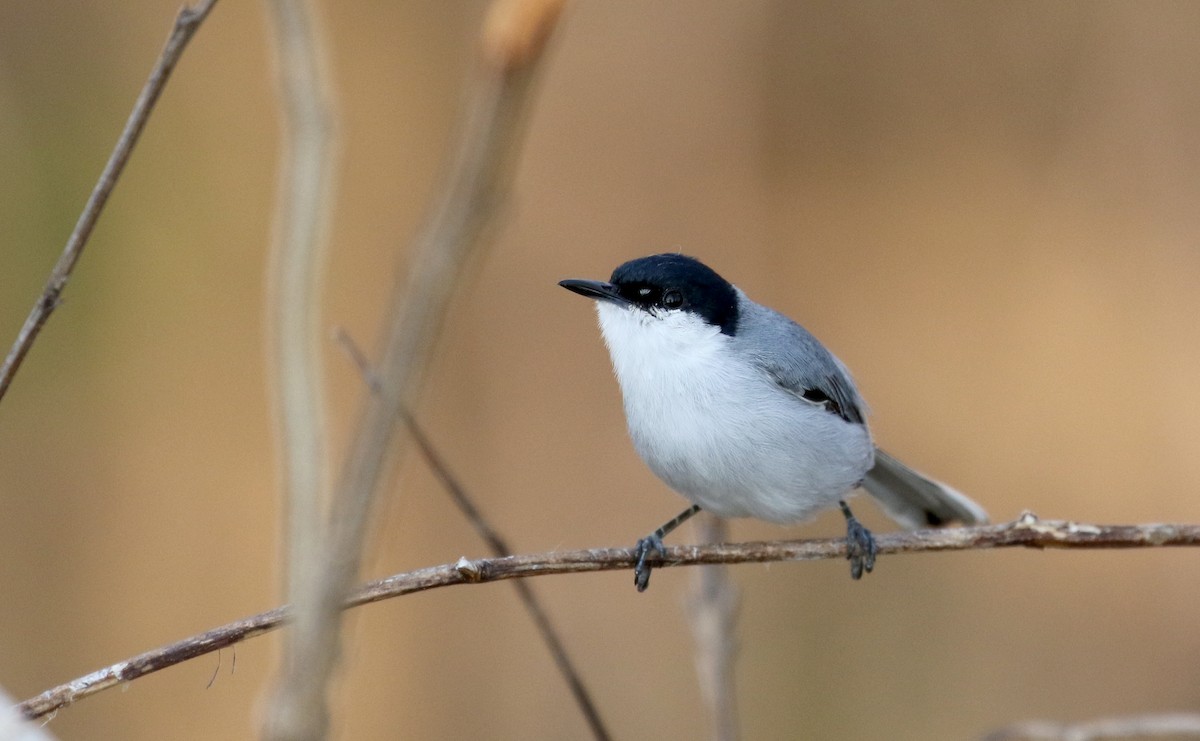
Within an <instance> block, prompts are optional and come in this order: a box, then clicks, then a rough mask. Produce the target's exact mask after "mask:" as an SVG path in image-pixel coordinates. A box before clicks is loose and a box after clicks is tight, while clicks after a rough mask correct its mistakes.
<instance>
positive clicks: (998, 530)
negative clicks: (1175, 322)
mask: <svg viewBox="0 0 1200 741" xmlns="http://www.w3.org/2000/svg"><path fill="white" fill-rule="evenodd" d="M875 538H876V541H877V543H878V545H879V553H880V555H888V554H898V553H930V552H936V551H973V550H985V549H992V548H1014V547H1024V548H1038V549H1044V548H1064V549H1096V548H1105V549H1107V548H1158V547H1165V546H1200V525H1190V524H1151V525H1090V524H1086V523H1079V522H1069V521H1062V520H1045V521H1043V520H1039V519H1037V517H1035V516H1034V515H1032V514H1029V513H1026V514H1025V515H1023V516H1022V517H1021V518H1020V519H1019V520H1017V521H1016V522H1011V523H1007V524H1002V525H987V526H983V527H973V528H958V529H951V530H918V531H914V532H897V533H884V534H877V535H876V536H875ZM845 557H846V541H845V539H844V538H830V539H820V540H778V541H767V542H753V543H724V544H714V545H704V546H686V545H685V546H669V547H667V549H666V554H665V555H664V563H663V566H695V565H698V564H714V563H727V564H734V563H767V562H775V561H817V560H822V559H829V558H845ZM635 558H636V556H635V553H634V551H633V549H631V548H595V549H590V550H578V551H559V552H554V553H536V554H530V555H522V556H508V557H505V558H491V559H476V560H468V559H466V558H460V559H459V560H458V561H457V562H456V563H453V564H444V565H442V566H432V567H429V568H425V569H420V570H418V571H410V572H407V573H403V574H397V575H395V576H391V577H388V578H386V579H380V580H378V581H373V582H370V583H368V584H365V585H364V586H363V587H361V588H360V589H359V590H358V591H356V592H355V593H354V594H353V595H351V596H350V597H349V599H347V600H346V601H345V602H344V603H343V604H342V605H341V607H342V609H347V608H351V607H357V606H359V605H365V604H368V603H371V602H379V601H381V600H385V599H391V598H393V597H400V596H402V595H405V594H412V593H413V592H422V591H425V590H428V589H436V588H438V587H447V586H451V585H454V584H479V583H483V582H491V581H499V580H501V579H520V578H526V577H530V576H548V575H550V574H571V573H579V572H596V571H615V570H618V569H632V568H633V564H634V561H635ZM287 617H288V609H287V608H286V607H277V608H275V609H274V610H270V611H269V612H264V613H261V614H259V615H255V616H253V617H249V618H245V619H244V620H239V621H237V622H234V623H229V624H228V625H223V626H221V627H219V628H214V629H212V630H210V631H208V632H206V633H202V634H200V635H198V636H193V637H191V638H185V639H184V640H182V641H179V642H177V643H172V644H170V645H168V646H163V647H162V648H158V649H155V650H153V651H147V652H146V653H143V654H140V655H138V656H134V657H133V658H131V659H127V660H126V661H122V662H119V663H117V664H113V665H112V666H109V667H107V668H104V669H101V670H99V671H96V672H92V673H91V674H88V675H86V676H83V677H80V678H78V679H75V680H72V681H70V682H68V683H66V684H63V685H60V686H58V687H54V688H52V689H49V690H46V691H45V692H43V693H42V694H40V695H38V696H37V697H33V698H30V699H29V700H26V701H25V702H23V703H21V704H20V705H19V706H18V708H19V710H20V712H21V713H22V714H23V715H25V716H26V717H27V718H39V717H42V716H44V715H46V714H47V713H51V712H53V711H55V710H58V709H60V708H64V707H66V706H67V705H70V704H71V703H73V702H76V701H77V700H81V699H83V698H85V697H88V696H90V695H94V694H96V693H97V692H100V691H101V690H104V689H107V688H109V687H112V686H115V685H117V684H120V683H122V682H129V681H132V680H134V679H137V678H139V677H142V676H145V675H146V674H150V673H151V672H156V671H158V670H160V669H165V668H167V667H168V666H174V665H175V664H178V663H180V662H182V661H186V660H188V659H191V658H194V657H196V656H202V655H204V654H207V653H210V652H212V651H216V650H218V649H222V648H225V647H226V646H231V645H233V644H235V643H240V642H241V641H244V640H246V639H248V638H253V637H255V636H259V635H262V634H263V633H266V632H268V631H271V630H274V629H276V628H278V627H279V626H280V625H281V624H282V623H283V622H284V621H285V620H286V619H287Z"/></svg>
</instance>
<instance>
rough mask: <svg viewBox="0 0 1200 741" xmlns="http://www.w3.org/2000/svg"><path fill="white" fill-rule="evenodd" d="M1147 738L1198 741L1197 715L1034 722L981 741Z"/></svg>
mask: <svg viewBox="0 0 1200 741" xmlns="http://www.w3.org/2000/svg"><path fill="white" fill-rule="evenodd" d="M1147 738H1174V739H1180V738H1200V714H1196V713H1162V714H1158V715H1134V716H1130V717H1127V718H1105V719H1101V720H1089V721H1085V722H1083V723H1054V722H1051V721H1045V720H1034V721H1027V722H1025V723H1018V724H1016V725H1013V726H1009V727H1007V728H1001V729H1000V730H997V731H992V732H991V733H989V734H987V735H986V736H984V737H983V741H1112V740H1114V739H1147Z"/></svg>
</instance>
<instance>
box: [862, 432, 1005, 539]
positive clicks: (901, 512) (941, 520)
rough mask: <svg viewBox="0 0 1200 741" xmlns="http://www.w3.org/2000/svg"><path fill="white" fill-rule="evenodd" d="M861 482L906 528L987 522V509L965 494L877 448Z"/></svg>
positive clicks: (886, 510)
mask: <svg viewBox="0 0 1200 741" xmlns="http://www.w3.org/2000/svg"><path fill="white" fill-rule="evenodd" d="M862 485H863V488H864V489H866V490H867V493H868V494H870V495H871V496H873V497H875V499H876V500H877V501H878V502H879V503H880V504H881V505H882V506H883V510H884V511H885V512H887V514H888V516H889V517H891V518H892V519H893V520H895V521H896V522H898V523H900V524H901V525H903V526H905V527H907V528H913V529H916V528H922V527H938V526H941V525H948V524H950V523H952V522H961V523H963V524H964V525H975V524H981V523H985V522H987V521H988V516H987V512H984V511H983V508H982V507H980V506H979V505H978V504H976V503H975V502H972V501H971V500H970V499H968V498H967V497H966V496H965V495H963V494H960V493H959V492H957V491H955V490H954V489H951V488H950V487H949V486H946V485H945V484H943V483H940V482H938V481H934V480H933V479H931V478H929V477H927V476H924V475H923V474H920V473H918V472H916V471H914V470H913V469H911V468H909V467H908V466H906V465H904V464H903V463H901V462H900V461H898V460H896V459H895V458H893V457H892V456H890V455H888V454H887V453H886V452H884V451H883V450H880V449H879V448H875V466H874V467H873V468H872V469H871V470H870V471H867V476H866V478H865V479H863V483H862Z"/></svg>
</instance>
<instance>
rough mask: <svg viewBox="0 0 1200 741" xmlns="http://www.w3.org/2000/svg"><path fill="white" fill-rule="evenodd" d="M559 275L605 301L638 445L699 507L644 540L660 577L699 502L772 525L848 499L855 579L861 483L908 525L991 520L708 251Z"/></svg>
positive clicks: (647, 562)
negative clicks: (714, 264) (875, 421)
mask: <svg viewBox="0 0 1200 741" xmlns="http://www.w3.org/2000/svg"><path fill="white" fill-rule="evenodd" d="M559 285H560V286H562V287H563V288H566V289H567V290H569V291H574V292H575V293H578V294H580V295H582V296H586V297H588V298H592V299H595V300H596V312H597V314H598V315H599V320H600V331H601V333H602V334H603V336H604V342H605V344H606V345H607V346H608V352H609V355H610V356H611V357H612V364H613V370H614V372H615V373H616V376H617V382H618V384H619V385H620V387H621V396H622V398H623V400H624V404H625V418H626V422H627V423H628V426H629V435H630V437H631V438H632V440H633V446H634V448H635V449H636V450H637V452H638V455H640V456H641V458H642V460H643V461H645V462H646V465H647V466H649V467H650V470H651V471H653V472H654V473H655V475H657V476H658V477H659V478H660V479H662V480H663V481H664V482H665V483H666V484H667V485H668V486H670V487H671V488H672V489H674V490H675V491H677V492H679V493H680V494H682V495H683V496H684V497H685V498H687V499H688V500H690V501H691V502H692V506H691V507H689V508H688V509H686V510H684V511H683V512H681V513H680V514H679V515H678V516H677V517H675V518H674V519H672V520H671V521H669V522H667V523H665V524H663V526H662V527H660V528H658V529H657V530H655V531H654V532H653V533H651V534H650V535H647V536H646V537H644V538H641V539H640V540H639V541H638V543H637V549H636V552H637V563H636V567H635V569H634V584H635V585H636V586H637V589H638V591H639V592H641V591H645V589H646V587H647V586H649V584H650V571H651V568H652V563H651V561H652V560H657V561H659V562H660V563H661V558H662V555H663V553H664V551H663V542H662V539H663V538H664V537H666V535H667V534H668V533H670V532H671V531H672V530H674V529H675V528H676V527H678V526H679V525H680V524H682V523H683V522H684V521H685V520H687V519H688V518H689V517H691V516H692V515H694V514H695V513H696V512H698V511H700V510H701V509H705V510H708V511H709V512H712V513H713V514H716V515H719V516H721V517H755V518H758V519H760V520H766V521H768V522H775V523H781V524H785V523H794V522H798V521H801V520H805V519H808V518H809V517H811V516H813V515H815V514H816V513H818V512H820V511H821V510H823V509H826V508H828V507H832V506H833V505H835V504H836V505H838V506H839V507H840V508H841V511H842V514H843V515H844V516H845V518H846V546H847V548H846V551H847V552H846V557H847V558H848V559H849V560H850V575H851V577H853V578H854V579H859V578H861V577H862V575H863V572H870V571H871V570H872V568H874V565H875V555H876V545H875V540H874V538H873V537H872V536H871V532H870V531H869V530H867V528H865V527H863V526H862V524H861V523H859V521H858V520H857V519H856V518H855V517H854V515H853V513H852V512H851V511H850V508H849V506H848V505H847V504H846V497H847V496H848V495H849V494H850V493H851V492H852V491H853V490H854V489H856V488H858V487H860V486H861V487H863V488H864V489H866V490H867V493H869V494H870V495H871V496H873V497H874V498H875V499H876V500H878V502H879V503H880V505H882V507H883V509H884V511H885V512H886V513H887V514H888V515H889V516H890V517H891V518H892V519H894V520H896V521H897V522H899V523H900V524H902V525H904V526H905V527H909V528H919V527H929V526H938V525H944V524H948V523H951V522H955V521H959V522H963V523H966V524H974V523H981V522H986V521H987V513H986V512H984V511H983V509H982V508H981V507H980V506H979V505H978V504H976V503H975V502H973V501H971V500H970V499H968V498H967V497H965V496H963V495H962V494H960V493H959V492H957V491H955V490H954V489H952V488H950V487H949V486H946V485H945V484H942V483H939V482H937V481H934V480H933V479H930V478H927V477H925V476H924V475H922V474H920V473H917V472H916V471H914V470H913V469H911V468H909V467H908V466H906V465H904V464H903V463H901V462H900V461H898V460H896V459H895V458H893V457H892V456H890V455H888V454H887V453H885V452H884V451H882V450H880V449H879V448H877V447H875V444H874V442H873V441H872V439H871V432H870V430H869V429H868V428H867V421H866V411H867V410H866V404H865V403H864V402H863V399H862V397H861V396H860V395H859V393H858V389H857V388H855V386H854V381H853V380H852V379H851V377H850V372H849V371H848V370H847V369H846V366H845V365H843V364H842V362H841V361H840V360H838V359H837V358H836V357H834V355H833V354H832V353H831V352H829V350H827V349H826V348H825V346H824V345H822V344H821V343H820V342H819V341H818V340H817V338H816V337H814V336H813V335H812V334H810V333H809V332H808V330H806V329H804V327H801V326H800V325H799V324H796V323H795V322H793V321H792V320H791V319H788V318H787V317H785V316H783V315H782V314H780V313H778V312H776V311H774V310H772V309H769V308H767V307H765V306H762V305H761V304H757V303H755V302H754V301H752V300H750V298H749V297H747V296H746V294H745V293H743V292H742V291H741V290H740V289H739V288H737V287H736V286H734V285H732V284H731V283H729V282H728V281H726V280H725V279H724V278H722V277H721V276H720V275H718V274H717V273H716V272H715V271H713V270H712V269H711V268H709V267H708V266H707V265H705V264H704V263H702V262H700V261H699V260H697V259H695V258H693V257H688V256H686V255H680V254H662V255H650V256H649V257H641V258H638V259H636V260H630V261H629V262H626V263H624V264H623V265H621V266H619V267H618V268H617V269H616V270H614V271H613V273H612V277H611V278H609V280H608V282H607V283H605V282H602V281H595V280H577V279H571V280H564V281H561V282H559Z"/></svg>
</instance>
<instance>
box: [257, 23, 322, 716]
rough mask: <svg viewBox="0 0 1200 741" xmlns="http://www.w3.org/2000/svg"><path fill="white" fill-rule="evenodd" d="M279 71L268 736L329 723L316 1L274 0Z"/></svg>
mask: <svg viewBox="0 0 1200 741" xmlns="http://www.w3.org/2000/svg"><path fill="white" fill-rule="evenodd" d="M267 7H268V13H267V18H268V22H269V23H270V24H271V25H272V26H273V27H274V41H275V43H274V45H273V48H274V52H275V67H276V74H277V76H278V81H279V93H280V100H281V102H282V104H283V105H282V110H283V116H282V121H281V124H282V129H283V134H284V147H283V156H282V157H281V164H280V175H279V193H278V196H277V205H276V215H275V240H274V245H273V248H272V251H271V266H270V271H269V275H270V278H269V280H270V287H269V291H268V302H267V303H268V306H269V309H268V310H269V312H270V318H269V323H270V328H271V339H272V345H273V347H272V350H273V353H272V358H271V360H272V362H271V366H272V370H273V372H274V384H273V386H274V392H275V399H274V403H275V411H276V416H277V420H278V423H277V424H278V428H279V430H280V435H281V440H280V460H281V463H282V469H283V493H284V507H283V511H284V512H285V518H286V520H287V521H286V523H285V530H286V532H287V559H286V563H287V594H288V599H289V600H290V601H291V604H292V605H293V606H294V608H295V615H294V621H293V624H292V626H291V629H290V631H289V634H288V636H287V640H286V641H285V643H284V651H283V665H282V668H281V672H280V680H279V685H278V687H277V689H276V692H275V693H274V695H273V696H272V699H271V702H270V704H269V706H268V708H267V717H266V727H267V728H268V729H269V730H268V732H267V734H266V735H267V736H269V737H272V738H297V739H299V738H321V737H323V736H324V735H325V732H326V729H327V728H328V724H329V720H328V717H327V716H326V715H325V713H326V709H325V705H324V703H323V702H311V701H310V699H311V697H312V696H313V694H314V693H315V692H319V691H320V689H319V688H312V687H309V686H308V685H309V684H310V683H312V682H313V681H314V679H315V678H314V677H313V676H312V674H311V673H309V672H307V671H306V670H305V669H304V667H303V663H302V661H301V659H300V658H299V655H300V653H301V649H300V648H299V647H300V646H303V645H306V644H307V643H309V642H311V641H313V640H316V633H317V631H319V630H321V629H323V626H322V625H321V623H320V621H319V620H318V618H317V616H318V614H319V613H318V611H319V604H320V597H319V593H318V591H317V589H316V579H315V576H316V574H317V573H318V572H319V568H320V559H321V556H322V543H323V542H324V540H325V537H324V533H323V519H322V516H323V514H324V509H325V508H324V504H325V501H326V499H327V492H328V488H329V470H328V468H329V467H328V460H327V444H326V440H325V414H324V411H325V410H324V394H323V383H322V380H323V374H322V372H321V352H320V341H319V336H320V335H319V331H318V322H319V320H320V306H321V285H322V281H321V276H322V269H323V266H324V263H325V254H326V252H327V242H328V228H327V227H328V223H329V214H330V211H331V208H332V203H333V177H334V175H333V173H334V169H335V165H336V163H335V157H334V147H335V144H334V131H335V129H336V126H335V113H334V109H333V107H332V106H330V105H329V103H327V100H328V99H329V94H328V92H327V90H328V82H327V80H328V75H327V74H325V68H326V64H327V62H326V55H325V53H324V49H323V46H322V44H321V43H320V37H321V35H322V34H321V30H320V22H319V18H318V16H317V14H316V13H315V12H314V9H313V7H312V5H311V3H310V2H308V0H271V1H270V2H268V3H267Z"/></svg>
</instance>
